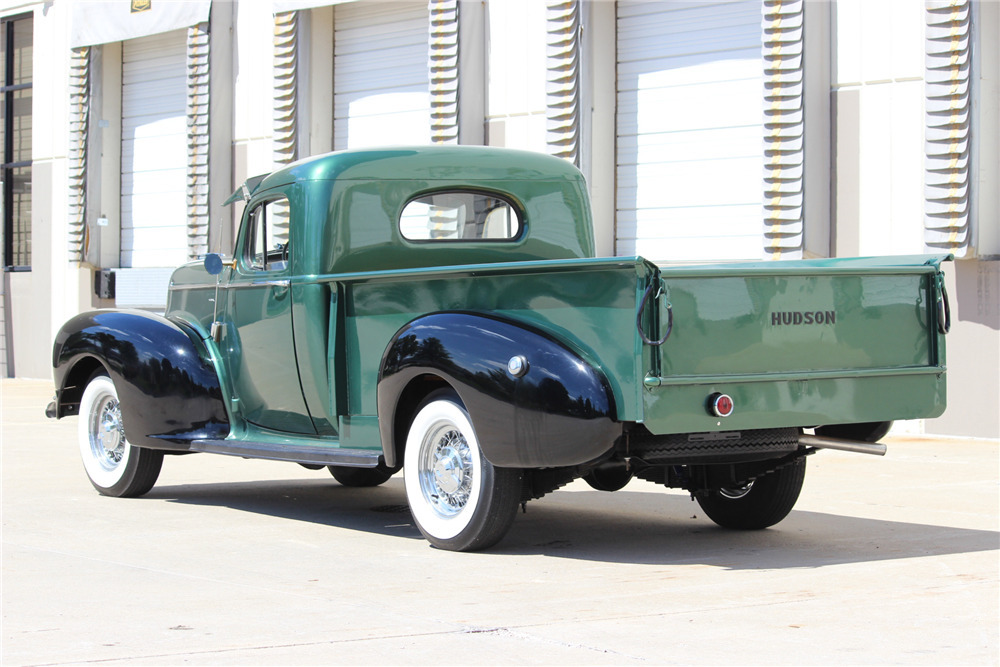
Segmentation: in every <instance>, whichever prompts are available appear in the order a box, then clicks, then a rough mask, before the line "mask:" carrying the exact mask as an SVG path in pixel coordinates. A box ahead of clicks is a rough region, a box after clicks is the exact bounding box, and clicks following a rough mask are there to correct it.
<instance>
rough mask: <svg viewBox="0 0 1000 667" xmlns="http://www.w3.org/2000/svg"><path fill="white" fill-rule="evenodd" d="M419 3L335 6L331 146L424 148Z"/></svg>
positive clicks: (424, 52)
mask: <svg viewBox="0 0 1000 667" xmlns="http://www.w3.org/2000/svg"><path fill="white" fill-rule="evenodd" d="M428 34H429V12H428V6H427V5H426V4H425V3H417V2H373V3H367V2H365V3H350V4H344V5H337V6H336V7H335V8H334V56H333V68H334V73H333V86H334V96H333V102H334V122H333V132H334V142H333V143H334V148H335V149H337V150H341V149H345V148H359V147H365V146H385V145H392V144H427V143H430V142H431V95H430V76H429V72H428V69H429V68H428V60H429V51H428Z"/></svg>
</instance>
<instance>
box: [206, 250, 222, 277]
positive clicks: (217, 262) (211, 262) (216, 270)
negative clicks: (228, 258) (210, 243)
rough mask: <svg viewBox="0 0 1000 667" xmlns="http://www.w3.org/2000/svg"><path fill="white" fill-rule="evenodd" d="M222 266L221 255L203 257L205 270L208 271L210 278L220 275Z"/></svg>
mask: <svg viewBox="0 0 1000 667" xmlns="http://www.w3.org/2000/svg"><path fill="white" fill-rule="evenodd" d="M223 266H224V264H223V263H222V255H219V254H217V253H214V252H212V253H209V254H207V255H205V270H206V271H208V274H209V275H211V276H217V275H219V274H220V273H222V267H223Z"/></svg>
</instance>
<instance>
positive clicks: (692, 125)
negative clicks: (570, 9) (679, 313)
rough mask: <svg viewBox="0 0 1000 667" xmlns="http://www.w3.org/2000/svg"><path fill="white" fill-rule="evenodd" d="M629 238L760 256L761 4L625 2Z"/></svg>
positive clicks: (622, 47) (622, 93)
mask: <svg viewBox="0 0 1000 667" xmlns="http://www.w3.org/2000/svg"><path fill="white" fill-rule="evenodd" d="M617 29H618V120H617V135H618V137H617V138H618V149H617V151H618V152H617V183H618V185H617V232H616V235H617V244H616V251H617V253H618V254H619V255H632V254H641V255H643V256H646V257H649V258H650V259H653V260H658V261H693V260H713V259H759V258H760V257H761V255H762V249H761V244H762V239H761V226H762V223H763V219H764V218H763V193H762V184H761V173H762V171H763V169H764V156H763V149H762V146H763V142H764V126H763V122H762V116H763V114H762V104H763V102H762V91H763V89H764V81H763V73H764V68H763V67H762V63H761V51H762V36H761V33H762V31H761V2H760V0H748V1H739V2H728V3H712V4H708V3H704V4H703V3H690V2H685V3H680V2H657V3H650V2H625V1H622V2H619V3H618V25H617Z"/></svg>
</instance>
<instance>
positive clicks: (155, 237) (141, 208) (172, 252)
mask: <svg viewBox="0 0 1000 667" xmlns="http://www.w3.org/2000/svg"><path fill="white" fill-rule="evenodd" d="M186 40H187V31H186V30H175V31H172V32H168V33H163V34H160V35H153V36H150V37H141V38H138V39H131V40H128V41H126V42H123V43H122V176H121V179H122V182H121V186H122V190H121V192H122V195H121V223H122V224H121V265H122V266H123V267H165V266H176V265H178V264H182V263H183V262H184V261H186V259H187V256H188V239H187V215H186V214H187V207H186V178H187V177H186V167H187V165H186V161H187V126H186V121H185V107H186V103H187V80H186V79H187V77H186V55H185V54H186Z"/></svg>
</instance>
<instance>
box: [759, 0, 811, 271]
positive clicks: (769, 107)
mask: <svg viewBox="0 0 1000 667" xmlns="http://www.w3.org/2000/svg"><path fill="white" fill-rule="evenodd" d="M803 9H804V8H803V0H764V20H763V25H762V27H763V30H764V50H763V56H764V248H765V251H766V253H767V255H768V256H769V257H770V258H771V259H802V249H803V229H802V226H803V215H802V211H803V207H804V205H805V201H804V199H805V187H804V183H805V175H804V170H805V149H804V145H803V142H804V140H805V118H804V111H805V108H804V105H803V86H804V84H805V81H804V79H803V67H802V65H803V62H802V60H803V45H804V41H803V27H804V26H803Z"/></svg>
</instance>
